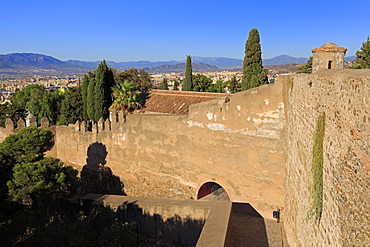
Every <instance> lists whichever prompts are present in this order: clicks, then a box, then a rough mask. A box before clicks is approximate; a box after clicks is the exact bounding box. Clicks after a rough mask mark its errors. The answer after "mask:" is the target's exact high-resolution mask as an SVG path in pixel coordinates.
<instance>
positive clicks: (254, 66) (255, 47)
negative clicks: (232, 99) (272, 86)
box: [242, 28, 268, 90]
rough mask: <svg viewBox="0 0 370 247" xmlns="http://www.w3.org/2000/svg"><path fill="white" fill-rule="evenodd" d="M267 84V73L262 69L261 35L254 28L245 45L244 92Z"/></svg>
mask: <svg viewBox="0 0 370 247" xmlns="http://www.w3.org/2000/svg"><path fill="white" fill-rule="evenodd" d="M267 83H268V80H267V71H266V70H265V69H264V68H263V67H262V51H261V44H260V35H259V33H258V30H257V29H255V28H253V29H252V30H250V31H249V37H248V39H247V41H246V43H245V57H244V63H243V80H242V90H247V89H250V88H254V87H258V86H260V85H263V84H267Z"/></svg>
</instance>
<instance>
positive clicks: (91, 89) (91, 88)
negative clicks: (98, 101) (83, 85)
mask: <svg viewBox="0 0 370 247" xmlns="http://www.w3.org/2000/svg"><path fill="white" fill-rule="evenodd" d="M86 103H87V104H86V105H87V109H86V113H87V119H91V120H95V78H94V77H92V78H90V81H89V85H88V87H87V97H86Z"/></svg>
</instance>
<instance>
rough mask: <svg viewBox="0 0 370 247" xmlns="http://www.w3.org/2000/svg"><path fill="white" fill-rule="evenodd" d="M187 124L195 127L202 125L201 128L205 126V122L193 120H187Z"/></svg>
mask: <svg viewBox="0 0 370 247" xmlns="http://www.w3.org/2000/svg"><path fill="white" fill-rule="evenodd" d="M187 124H188V127H193V126H196V127H200V128H203V127H204V125H203V123H199V122H193V121H191V120H189V121H187Z"/></svg>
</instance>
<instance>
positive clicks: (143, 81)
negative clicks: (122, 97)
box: [134, 69, 153, 93]
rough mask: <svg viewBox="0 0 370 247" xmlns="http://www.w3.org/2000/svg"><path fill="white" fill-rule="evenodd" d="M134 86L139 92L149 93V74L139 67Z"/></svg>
mask: <svg viewBox="0 0 370 247" xmlns="http://www.w3.org/2000/svg"><path fill="white" fill-rule="evenodd" d="M134 86H135V87H136V89H137V90H138V91H139V92H142V93H149V91H150V89H152V86H153V85H152V83H151V82H150V75H149V73H148V72H146V71H145V70H143V69H141V70H140V71H139V81H138V83H135V84H134Z"/></svg>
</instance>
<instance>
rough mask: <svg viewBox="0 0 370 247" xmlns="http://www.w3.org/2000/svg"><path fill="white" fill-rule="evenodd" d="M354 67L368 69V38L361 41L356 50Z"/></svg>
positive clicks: (369, 53) (369, 59)
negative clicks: (359, 46)
mask: <svg viewBox="0 0 370 247" xmlns="http://www.w3.org/2000/svg"><path fill="white" fill-rule="evenodd" d="M356 56H357V57H356V59H355V62H356V67H355V68H359V69H370V39H369V37H367V40H366V42H364V43H362V46H361V48H360V50H358V51H356Z"/></svg>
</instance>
